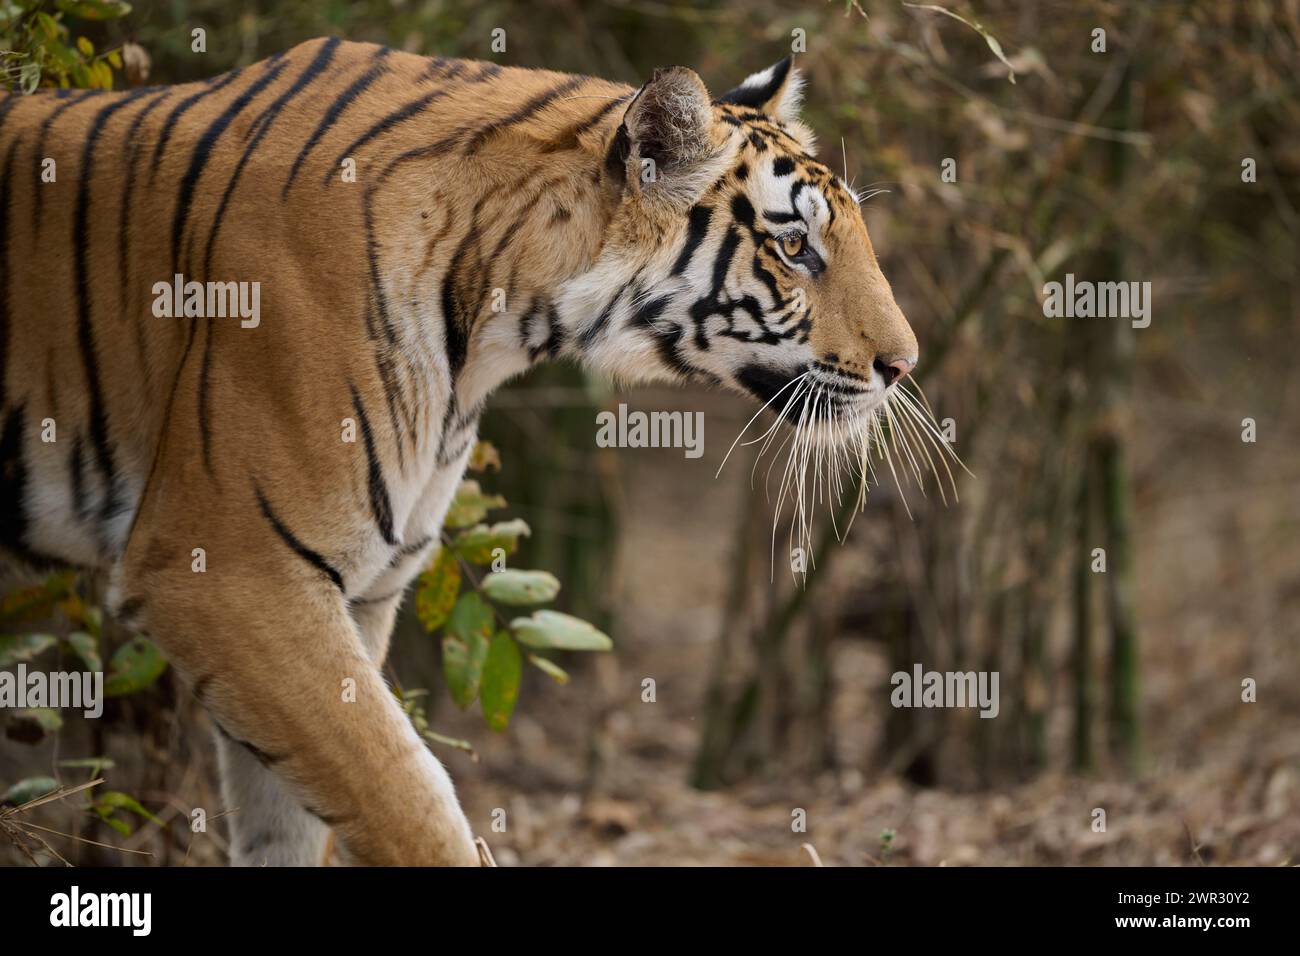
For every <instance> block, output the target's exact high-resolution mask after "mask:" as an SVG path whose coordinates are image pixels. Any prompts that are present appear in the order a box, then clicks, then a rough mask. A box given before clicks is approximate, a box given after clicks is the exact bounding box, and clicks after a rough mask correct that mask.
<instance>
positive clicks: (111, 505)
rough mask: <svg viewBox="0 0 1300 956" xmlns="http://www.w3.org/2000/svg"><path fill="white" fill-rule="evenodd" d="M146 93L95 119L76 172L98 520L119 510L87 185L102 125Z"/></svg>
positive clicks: (80, 337) (77, 269)
mask: <svg viewBox="0 0 1300 956" xmlns="http://www.w3.org/2000/svg"><path fill="white" fill-rule="evenodd" d="M149 92H152V91H151V90H148V89H145V88H141V89H138V90H134V91H132V92H130V93H127V94H125V95H124V96H122V97H121V98H120V99H118V100H116V101H115V102H112V103H110V104H109V105H108V106H105V107H104V108H103V109H101V110H100V111H99V112H98V113H97V114H96V115H95V119H94V121H93V122H92V123H91V126H90V132H89V133H87V134H86V141H85V144H84V145H83V147H82V151H81V168H80V169H79V170H78V171H77V173H78V186H77V205H76V208H75V210H74V212H73V222H72V254H73V260H74V274H75V277H76V297H77V344H78V347H79V349H80V352H81V364H82V367H83V369H84V370H85V373H86V387H87V391H88V393H89V396H88V397H89V400H90V443H91V448H92V449H93V450H94V453H95V464H96V465H97V466H98V468H99V472H100V475H101V476H102V477H103V479H104V487H105V495H104V500H103V503H102V505H101V507H100V517H101V518H108V517H110V516H111V515H112V514H113V513H115V512H116V511H117V510H118V507H119V506H118V487H117V478H116V474H115V469H114V466H113V452H112V448H111V447H110V445H109V436H108V413H107V410H106V409H105V407H104V391H103V387H102V385H101V384H100V378H99V359H98V355H97V353H96V348H95V333H94V330H93V329H92V328H91V322H90V313H91V303H90V271H89V265H88V263H87V262H86V252H87V250H88V249H89V247H90V234H89V228H90V226H89V220H90V184H91V182H92V181H93V180H94V178H95V177H94V168H95V143H96V142H97V141H98V139H99V134H100V133H101V132H103V129H104V124H105V123H107V122H108V120H109V118H110V117H111V116H112V115H113V114H114V113H116V112H117V111H118V110H120V109H122V108H123V107H125V106H128V105H130V104H131V103H132V102H133V101H134V100H136V99H137V98H138V97H140V96H142V95H144V94H146V93H149Z"/></svg>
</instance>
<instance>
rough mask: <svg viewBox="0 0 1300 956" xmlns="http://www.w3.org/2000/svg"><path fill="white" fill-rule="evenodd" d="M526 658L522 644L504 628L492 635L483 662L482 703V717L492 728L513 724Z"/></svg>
mask: <svg viewBox="0 0 1300 956" xmlns="http://www.w3.org/2000/svg"><path fill="white" fill-rule="evenodd" d="M523 669H524V665H523V659H522V658H521V657H520V655H519V645H518V644H516V643H515V642H514V639H513V638H511V637H510V635H509V634H507V633H506V632H505V631H500V632H498V633H497V635H496V636H495V637H493V638H492V643H491V646H489V648H488V654H487V662H486V663H485V664H484V665H483V689H482V695H481V698H482V704H483V716H484V717H485V718H487V723H488V726H489V727H491V728H492V729H493V730H505V729H506V727H508V726H509V725H510V715H511V714H512V713H514V709H515V703H516V702H517V701H518V700H519V680H520V677H521V676H522V674H523Z"/></svg>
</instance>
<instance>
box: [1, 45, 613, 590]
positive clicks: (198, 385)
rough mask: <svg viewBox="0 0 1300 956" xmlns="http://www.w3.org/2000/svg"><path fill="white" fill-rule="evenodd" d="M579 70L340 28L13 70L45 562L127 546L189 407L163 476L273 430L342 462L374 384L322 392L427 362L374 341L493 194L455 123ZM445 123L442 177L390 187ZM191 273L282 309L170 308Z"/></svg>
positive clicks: (178, 475) (212, 463)
mask: <svg viewBox="0 0 1300 956" xmlns="http://www.w3.org/2000/svg"><path fill="white" fill-rule="evenodd" d="M573 79H575V78H569V77H564V76H560V75H557V74H547V73H544V72H541V71H530V70H520V69H511V68H503V67H500V66H497V65H495V64H490V63H477V62H470V61H459V60H441V59H435V60H429V59H428V58H425V57H417V56H412V55H407V54H401V53H396V52H394V51H391V50H389V49H387V48H383V47H376V46H372V45H369V44H357V43H347V42H340V41H337V40H323V41H313V42H310V43H306V44H302V45H300V46H299V47H296V48H294V49H293V50H291V51H289V52H288V53H287V54H284V55H282V56H277V57H272V58H271V59H269V60H266V61H262V62H261V63H257V64H254V65H252V66H249V67H247V68H244V69H242V70H237V71H234V72H232V73H228V74H225V75H223V76H219V77H215V78H213V79H211V80H208V81H204V82H200V83H191V84H186V85H182V86H175V87H162V88H142V89H136V90H131V91H129V92H125V93H102V92H98V91H94V92H83V91H75V92H74V91H57V92H54V91H50V92H44V91H43V92H40V93H38V94H36V95H34V96H30V97H20V96H17V95H12V94H10V95H5V96H4V99H3V100H0V163H3V169H4V195H3V196H0V210H3V212H4V229H3V230H0V243H3V246H0V252H3V256H0V262H2V263H3V266H2V268H3V304H4V316H3V319H4V321H3V336H4V337H3V339H2V340H0V342H3V351H0V355H3V356H4V361H3V364H2V367H3V380H0V423H2V429H3V430H2V432H0V461H2V462H3V464H2V465H0V476H3V486H2V488H0V501H2V502H3V507H2V513H3V514H4V516H5V518H4V521H5V523H4V526H3V528H0V546H3V547H4V548H7V549H8V550H9V551H10V552H11V553H13V554H16V555H18V556H20V557H23V558H26V559H27V560H28V561H34V562H37V563H52V562H72V563H75V564H78V565H83V566H104V565H106V564H108V563H111V562H112V561H113V560H114V559H115V558H116V557H117V556H118V555H120V554H121V552H122V550H123V548H124V546H125V542H126V536H127V534H128V532H129V529H130V527H131V525H132V522H133V520H134V517H135V513H136V510H137V506H138V503H139V501H140V497H141V494H142V492H143V489H144V487H145V483H146V482H147V481H148V480H149V475H150V471H151V469H152V467H153V465H154V462H155V459H156V457H157V455H158V453H159V450H160V444H161V441H162V435H163V432H164V424H165V422H168V421H173V422H179V420H180V419H182V418H184V419H186V420H188V421H189V422H190V423H191V426H192V427H191V428H190V429H189V432H190V434H186V431H185V430H184V429H181V428H179V427H175V428H173V429H172V431H171V433H170V434H169V441H170V442H171V444H172V445H173V446H175V447H174V448H173V452H172V455H171V459H172V461H173V463H174V464H175V465H176V471H175V472H169V473H168V476H164V478H163V479H162V480H167V478H168V477H170V476H174V477H175V479H176V480H177V481H179V482H180V483H181V485H182V486H184V484H185V483H186V482H189V481H191V480H194V479H195V478H196V477H197V478H207V479H208V480H209V481H210V480H214V479H215V480H217V481H220V478H221V473H222V472H223V471H230V472H232V473H244V474H248V473H250V472H249V469H250V467H252V466H254V465H255V460H256V459H257V458H259V457H260V458H261V459H262V460H263V461H264V462H265V461H266V458H267V456H266V454H265V452H266V450H267V446H268V444H270V445H272V446H274V445H276V444H277V443H279V444H282V445H286V446H288V447H285V448H283V449H282V450H283V451H284V452H285V453H286V455H287V456H289V458H290V459H291V460H293V461H295V462H297V463H299V464H300V465H302V466H303V467H304V468H305V469H306V470H308V471H310V470H311V469H312V468H313V467H315V468H322V469H328V468H330V467H332V466H335V465H337V464H338V462H337V461H334V460H331V453H337V452H338V451H339V449H338V447H337V446H338V444H339V443H338V441H337V434H336V432H337V425H338V422H339V420H341V419H343V418H347V417H349V414H347V413H348V412H349V409H348V408H346V407H344V408H342V409H340V414H339V415H337V416H335V417H333V418H330V417H328V416H324V415H322V414H319V412H320V411H321V408H320V396H321V394H322V393H323V392H326V391H329V392H335V391H338V386H339V385H340V384H342V395H343V397H344V398H345V399H347V398H349V395H350V393H349V388H348V384H347V383H349V382H350V383H351V384H352V386H353V387H356V388H358V389H359V391H360V393H361V395H362V396H363V398H362V400H363V401H364V400H365V397H367V396H369V395H370V394H371V392H372V391H373V392H374V395H375V398H376V399H378V401H377V405H378V407H376V408H374V409H373V411H372V414H379V413H380V412H381V411H384V409H385V406H387V405H388V398H387V396H386V395H385V394H383V393H384V390H386V389H392V390H400V388H401V384H399V383H398V381H397V380H398V379H399V378H400V377H402V376H403V375H415V374H417V371H418V372H427V371H428V369H423V370H416V369H414V368H411V369H405V370H404V369H401V368H398V367H396V366H397V365H399V364H400V363H399V362H398V360H397V359H396V358H394V357H393V356H392V355H390V356H389V358H390V359H391V360H392V361H391V362H390V364H389V365H388V366H387V367H384V360H383V359H382V358H381V359H380V360H379V361H377V362H373V363H372V362H367V361H365V359H367V358H368V357H369V354H370V353H371V352H372V351H374V350H373V349H372V348H371V347H370V343H369V342H368V341H367V340H368V338H369V339H373V338H374V333H375V331H376V329H375V326H376V323H379V322H386V323H389V324H396V323H397V322H398V321H399V320H401V319H404V318H406V315H405V314H404V313H405V311H406V304H405V303H402V302H391V303H390V302H385V301H383V299H384V298H385V296H386V294H388V293H389V291H390V290H388V289H385V288H380V285H381V284H382V283H388V282H390V281H397V280H396V278H395V276H394V273H395V272H397V271H401V272H403V273H408V272H409V274H404V275H403V276H402V279H403V280H404V281H405V282H407V283H410V284H415V283H418V282H419V281H420V280H421V279H428V280H432V279H435V278H438V277H440V274H441V272H442V270H443V268H444V267H445V259H446V257H448V256H450V255H452V254H453V253H454V251H455V247H454V245H453V243H455V242H457V241H458V240H463V238H464V234H465V233H466V232H467V231H468V230H469V229H470V228H471V227H472V226H473V224H472V223H471V219H472V218H473V214H474V212H475V206H476V204H479V203H481V202H483V201H484V200H483V197H481V196H480V195H478V194H477V191H476V189H475V185H476V184H475V183H473V182H465V181H463V180H460V181H458V179H457V176H456V171H455V169H454V157H453V156H450V155H449V156H448V157H447V163H446V166H447V172H446V173H445V174H440V173H438V172H437V160H438V151H437V149H436V147H437V145H438V143H439V142H440V141H445V140H448V139H460V138H463V137H465V136H474V135H476V134H477V135H482V133H481V131H482V130H483V129H484V128H485V127H486V126H488V125H489V124H491V123H492V122H493V121H494V120H500V121H505V122H509V120H510V117H511V114H512V113H517V112H518V111H519V110H520V109H521V107H526V106H527V105H528V103H527V100H528V96H529V94H530V92H532V91H535V90H539V91H543V92H545V91H546V90H547V89H552V88H554V87H555V86H556V85H557V83H558V84H560V85H563V84H565V83H566V82H570V81H572V80H573ZM585 83H586V85H588V86H590V87H592V88H594V89H597V90H598V91H599V92H601V93H604V94H605V96H604V97H603V98H598V99H595V100H589V101H587V102H585V103H582V104H581V106H582V107H583V108H584V109H585V110H586V111H587V112H588V113H590V114H592V115H593V116H594V115H595V114H596V113H598V112H600V111H601V109H602V108H606V107H608V105H609V104H610V103H612V102H614V100H613V99H612V97H617V96H619V95H622V94H624V93H625V92H626V91H625V90H623V89H620V88H617V87H615V86H614V85H612V84H603V83H600V82H599V81H585ZM602 115H603V114H602ZM595 125H596V123H594V122H593V123H592V128H594V127H595ZM423 147H435V148H431V149H428V150H426V151H425V152H424V156H423V158H424V160H425V161H424V162H423V163H422V165H421V166H420V168H419V170H420V176H421V177H422V178H423V179H424V181H423V182H419V183H413V184H412V186H411V188H405V185H404V184H399V186H398V188H397V189H396V190H393V191H392V192H390V193H387V194H385V195H384V196H382V197H378V198H377V197H375V196H374V195H373V189H374V186H375V182H376V179H377V178H378V177H381V176H384V175H385V171H386V170H388V167H389V165H390V164H392V163H393V162H394V161H395V160H399V161H400V158H401V156H402V155H403V154H404V153H407V152H409V151H411V150H412V149H420V148H423ZM431 164H432V165H431ZM431 171H432V173H433V174H432V175H430V173H431ZM584 174H585V171H584ZM386 175H387V176H388V177H389V178H392V177H394V176H397V177H401V176H402V170H401V168H400V165H399V167H398V168H397V169H395V170H391V171H388V172H387V174H386ZM477 185H478V187H479V190H482V189H484V188H486V187H497V186H499V185H500V184H499V183H496V182H485V183H480V184H477ZM552 188H553V189H554V187H552ZM368 191H371V192H372V194H371V195H368V194H367V193H368ZM561 193H562V190H561ZM394 194H395V195H394ZM496 199H497V200H498V201H499V202H500V203H501V204H503V205H504V204H508V203H514V202H517V201H518V199H519V197H518V195H517V194H516V195H501V196H498V197H496ZM492 200H493V197H490V196H489V197H487V200H486V203H485V206H489V207H490V206H491V204H492ZM421 201H423V202H425V203H427V205H428V208H427V209H425V210H422V212H423V216H424V218H422V219H420V220H418V227H414V226H413V227H412V228H418V231H420V232H423V233H424V235H421V236H416V237H414V238H416V239H419V240H423V242H424V244H425V246H426V250H425V251H426V254H425V255H424V256H423V261H421V262H418V263H416V262H414V261H410V260H402V261H400V262H396V263H394V262H385V261H382V260H383V259H384V254H385V249H384V246H385V245H386V244H391V245H393V246H396V245H398V243H397V242H396V241H394V240H393V238H392V234H391V233H389V235H388V236H384V237H380V236H378V235H376V234H375V230H374V221H375V219H376V218H382V217H384V216H385V215H387V214H388V213H389V212H390V211H391V209H390V207H394V206H398V207H406V208H405V209H404V210H402V211H404V212H405V213H406V215H403V216H402V219H403V220H404V221H406V220H409V218H410V216H409V213H410V211H411V209H410V206H411V205H412V204H413V203H419V202H421ZM555 201H556V202H557V204H558V203H559V202H561V201H563V200H562V198H557V199H556V200H555ZM558 211H560V207H559V206H558V205H557V212H558ZM564 212H565V213H566V214H572V210H564ZM478 218H479V219H480V222H479V224H478V229H479V230H480V231H485V232H488V233H492V234H495V233H497V232H499V231H501V229H502V226H503V221H504V222H505V223H508V222H509V220H510V218H511V216H510V214H509V211H508V210H505V209H502V210H493V209H491V208H484V206H480V207H479V209H478ZM430 219H433V220H434V222H433V223H430ZM435 225H436V227H437V230H438V231H437V232H434V231H433V229H432V228H431V227H433V226H435ZM479 244H480V245H481V244H482V243H481V241H480V243H479ZM24 250H27V251H28V255H26V256H25V255H24ZM37 250H39V266H35V264H34V261H33V258H32V257H31V255H30V254H31V253H32V252H34V251H37ZM268 250H274V252H270V253H269V252H268ZM497 265H498V266H510V265H513V266H515V268H516V275H517V274H518V272H519V271H524V272H527V271H528V270H527V267H526V266H525V267H524V268H523V269H522V270H521V269H520V268H519V266H518V264H517V263H514V262H512V261H511V260H510V259H509V257H506V258H504V259H502V261H500V262H498V263H497ZM377 270H382V272H383V274H382V275H376V272H377ZM177 275H179V276H181V277H183V278H182V280H181V285H180V287H179V288H180V289H181V290H182V292H183V290H184V283H187V282H198V283H202V284H204V291H205V302H206V291H207V283H221V284H222V287H221V289H220V291H219V293H218V294H217V295H216V297H215V301H216V303H217V304H218V305H223V304H225V305H231V306H233V305H234V304H235V303H236V302H241V301H242V304H243V305H244V306H245V311H250V309H249V308H248V307H250V306H251V305H252V304H253V301H252V300H253V290H252V285H253V284H254V283H256V284H257V288H256V296H257V301H256V305H257V307H258V313H259V314H258V315H257V316H256V317H255V318H254V317H251V316H248V315H237V314H232V315H227V316H224V317H208V316H193V315H191V316H185V315H174V316H166V315H164V316H159V315H157V314H155V312H156V311H157V309H156V304H157V302H158V299H159V294H160V293H159V291H158V290H159V289H160V288H161V287H160V286H159V283H164V284H167V285H169V286H175V285H176V281H175V277H176V276H177ZM491 278H492V279H493V280H494V281H496V282H498V283H503V282H505V281H506V279H507V277H506V276H503V275H495V276H492V277H491ZM231 282H234V283H239V284H240V285H239V286H238V287H237V289H236V290H235V291H233V292H232V291H230V290H229V289H228V287H227V286H226V285H225V284H226V283H231ZM401 291H408V290H401ZM239 294H242V295H243V299H242V300H239V299H237V298H236V296H237V295H239ZM171 298H172V299H173V300H176V299H177V297H176V296H175V294H174V293H173V295H172V296H171ZM376 300H379V301H376ZM182 302H183V296H182V298H181V299H180V300H178V301H176V304H177V305H181V304H182ZM380 310H383V311H385V312H387V313H388V314H386V315H383V316H380V315H379V314H378V312H379V311H380ZM225 311H228V312H234V311H235V310H234V309H233V308H227V309H226V310H225ZM254 322H256V323H257V324H256V325H254V324H253V323H254ZM384 334H387V330H384ZM394 338H396V336H394ZM384 345H385V347H386V348H387V349H388V350H389V352H390V353H394V354H395V353H396V352H399V351H400V347H399V346H398V344H395V343H394V342H392V341H386V342H385V343H384ZM434 364H436V363H434ZM381 369H382V371H381ZM375 377H378V378H379V379H381V381H379V382H377V383H375V386H376V387H375V389H373V390H372V389H371V388H370V387H369V386H370V384H371V382H370V380H371V379H373V378H375ZM415 401H416V400H415V399H414V398H410V399H407V400H406V404H414V403H415ZM401 411H402V412H405V413H406V416H407V418H408V419H409V421H407V422H406V423H405V424H406V425H407V426H408V427H411V428H414V427H418V423H417V422H416V421H415V417H414V412H413V410H412V409H406V408H403V409H401ZM426 424H427V423H426ZM327 426H328V427H327ZM376 427H378V425H377V424H376ZM325 431H328V432H329V433H330V434H329V436H328V440H326V436H325V435H324V434H323V433H324V432H325ZM407 447H408V449H409V447H410V446H409V444H408V446H407ZM275 477H276V478H284V477H289V478H292V477H293V476H279V475H277V476H275ZM243 490H244V491H247V490H248V489H243ZM228 491H231V492H233V491H234V489H228ZM181 493H183V492H181Z"/></svg>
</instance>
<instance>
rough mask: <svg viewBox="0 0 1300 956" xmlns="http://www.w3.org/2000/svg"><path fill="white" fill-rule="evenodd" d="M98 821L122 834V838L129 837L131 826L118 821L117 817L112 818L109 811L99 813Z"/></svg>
mask: <svg viewBox="0 0 1300 956" xmlns="http://www.w3.org/2000/svg"><path fill="white" fill-rule="evenodd" d="M99 819H100V820H102V821H103V822H104V823H107V824H108V825H109V826H110V827H112V828H113V829H114V830H116V831H117V832H118V833H120V834H122V836H127V837H129V836H130V835H131V824H129V823H127V822H126V821H125V820H119V819H118V818H117V817H115V816H113V812H112V811H111V810H109V811H108V812H106V813H100V814H99Z"/></svg>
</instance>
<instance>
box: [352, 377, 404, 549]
mask: <svg viewBox="0 0 1300 956" xmlns="http://www.w3.org/2000/svg"><path fill="white" fill-rule="evenodd" d="M348 388H349V389H351V390H352V408H353V409H354V410H355V411H356V413H357V420H358V421H359V422H360V424H361V437H362V439H363V440H364V442H365V446H366V464H367V468H366V474H367V483H368V484H369V486H370V511H371V513H372V514H373V515H374V516H375V524H377V525H378V526H379V533H380V534H381V535H382V536H383V538H384V542H385V543H386V544H397V538H396V537H394V535H393V507H392V505H391V503H390V502H389V500H388V485H387V484H386V483H385V481H384V469H383V466H382V465H380V463H379V456H378V455H376V454H375V437H374V434H373V433H372V432H371V431H370V419H369V418H368V417H367V416H366V406H365V405H364V404H363V403H362V401H361V396H360V394H358V392H357V387H356V386H355V385H353V384H352V383H351V382H349V383H348Z"/></svg>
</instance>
